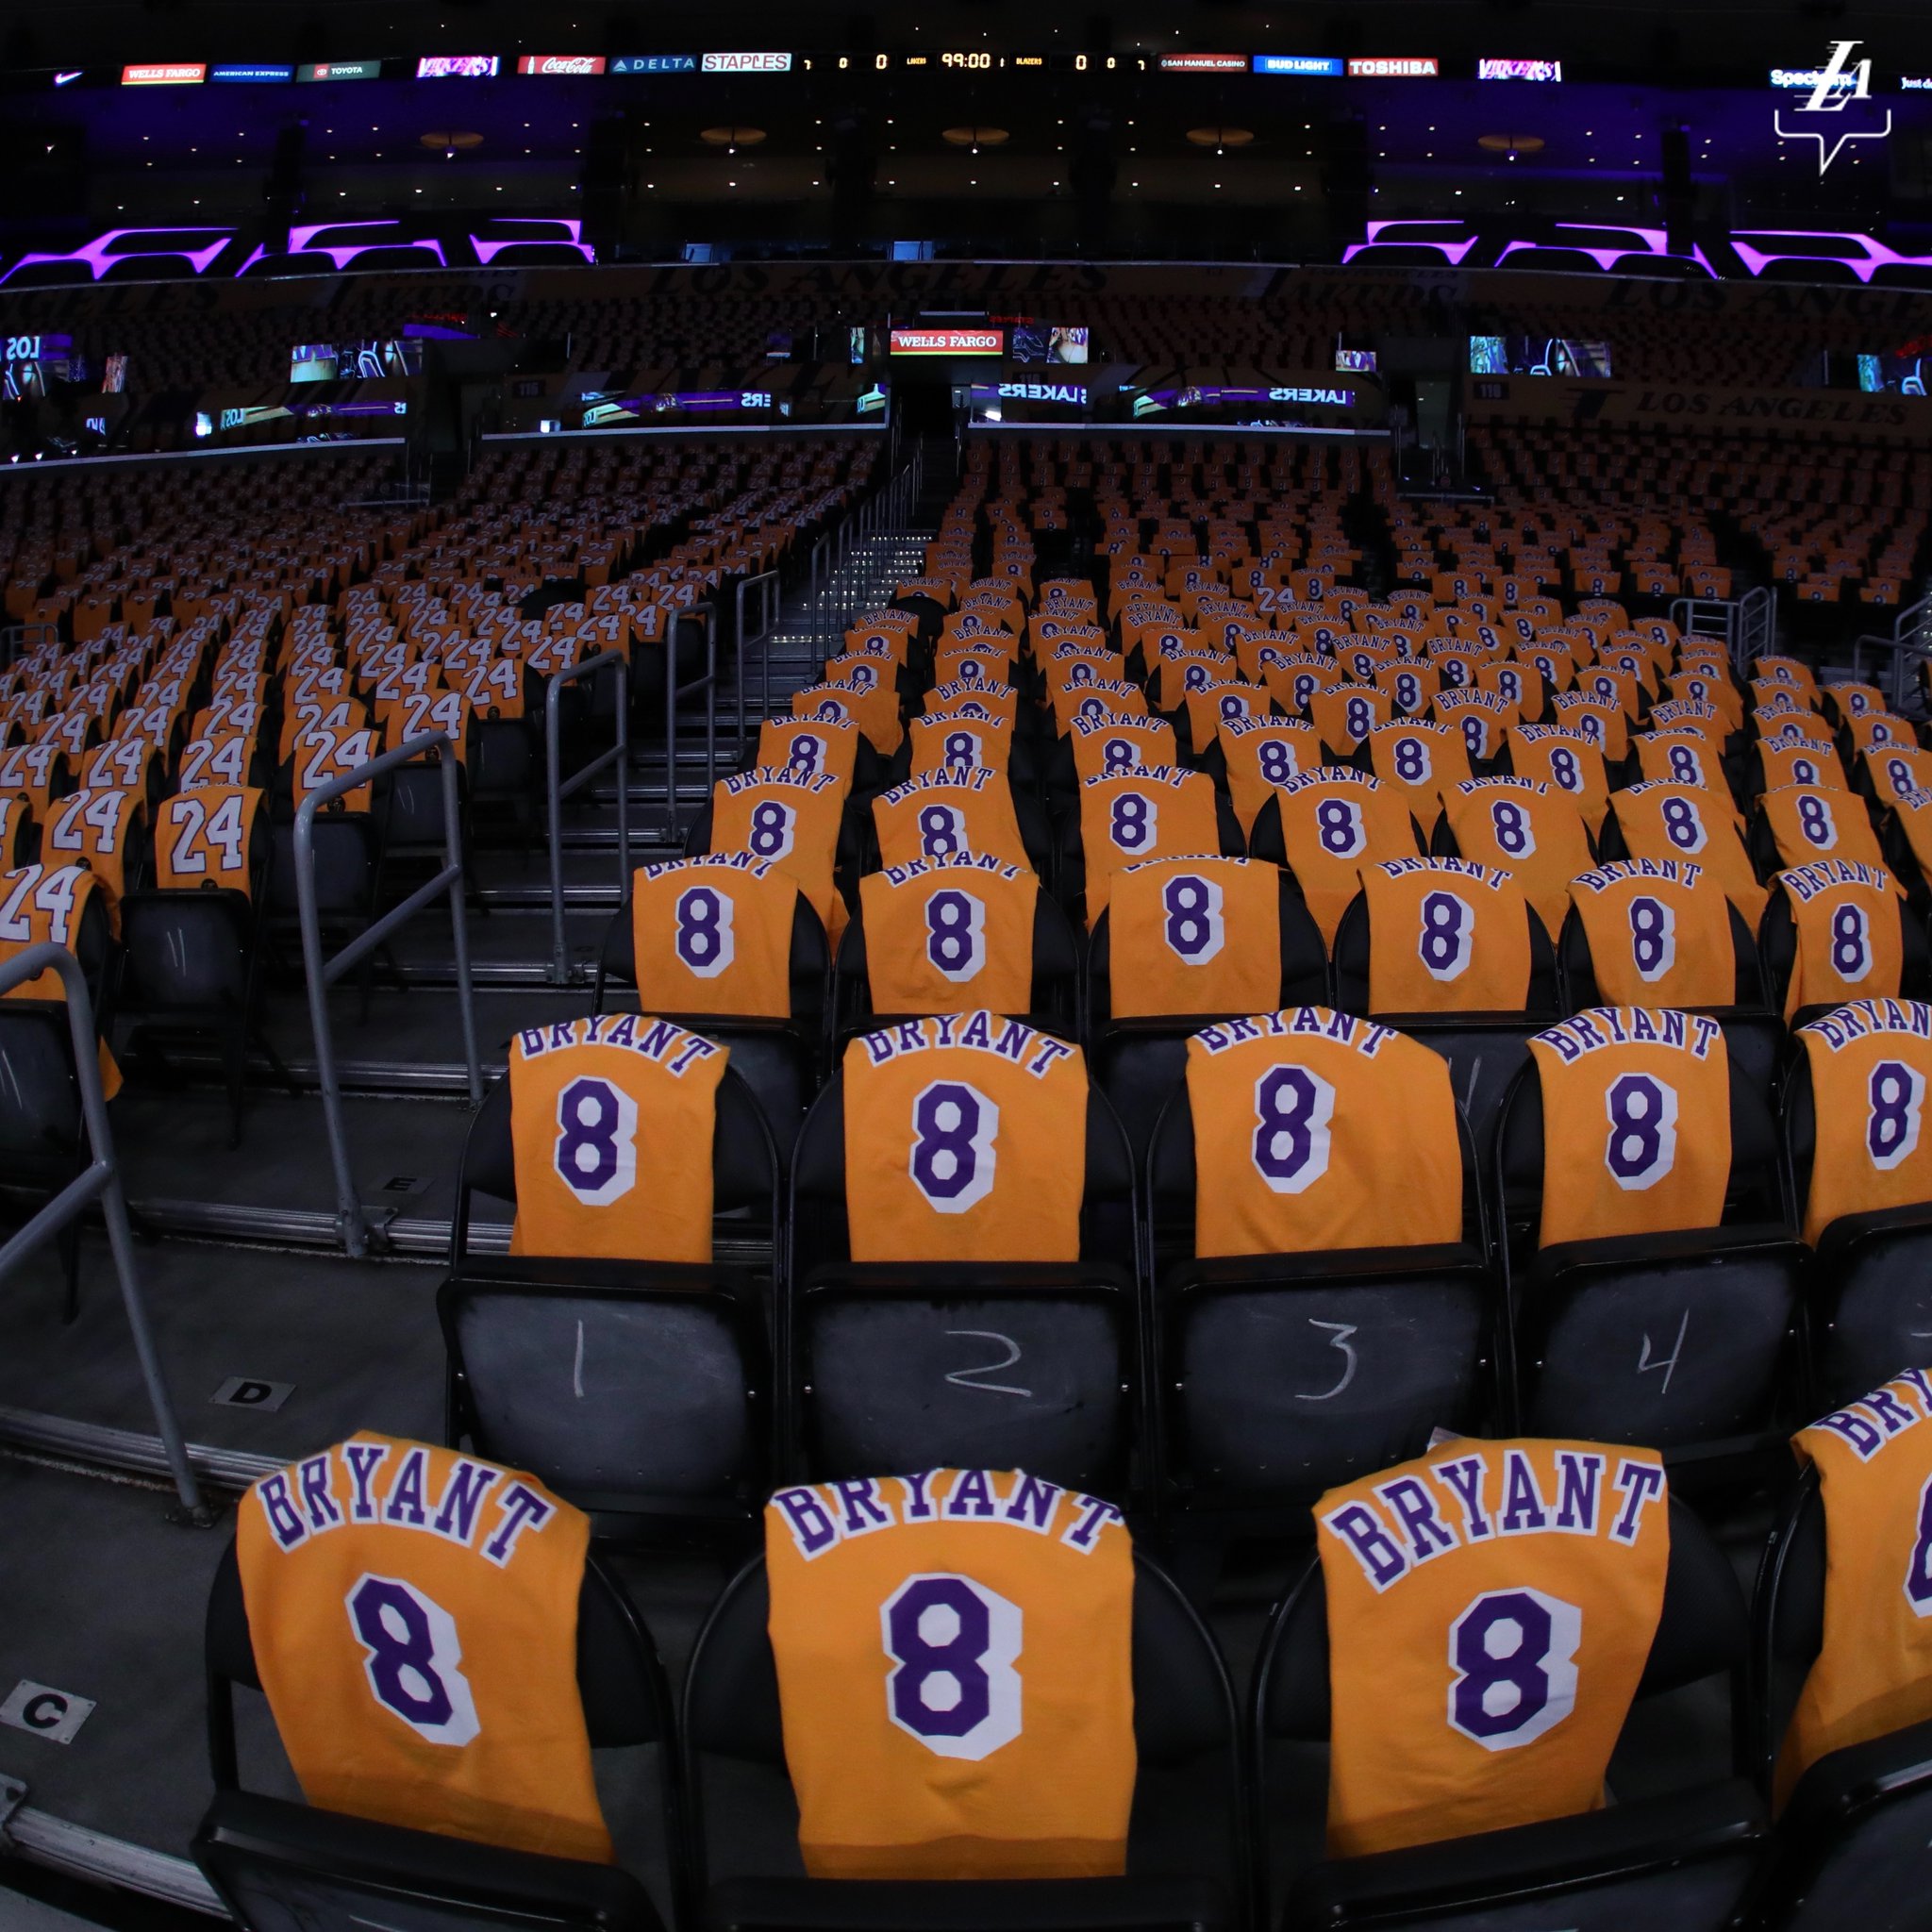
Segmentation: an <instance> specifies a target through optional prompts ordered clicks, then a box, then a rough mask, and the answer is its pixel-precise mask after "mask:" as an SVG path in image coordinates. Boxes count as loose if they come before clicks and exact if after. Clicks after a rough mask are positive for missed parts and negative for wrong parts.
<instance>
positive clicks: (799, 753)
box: [756, 718, 862, 791]
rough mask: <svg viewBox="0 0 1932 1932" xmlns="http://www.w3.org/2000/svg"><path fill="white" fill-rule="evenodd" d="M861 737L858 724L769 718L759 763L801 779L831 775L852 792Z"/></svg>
mask: <svg viewBox="0 0 1932 1932" xmlns="http://www.w3.org/2000/svg"><path fill="white" fill-rule="evenodd" d="M861 735H862V734H861V733H860V731H859V729H858V725H857V724H851V723H849V722H847V721H844V720H841V719H836V718H767V719H766V720H765V722H764V723H763V724H760V725H759V726H758V758H757V760H756V762H757V763H758V764H759V765H761V766H764V767H765V768H766V769H768V770H774V771H780V772H790V773H791V774H792V775H793V776H794V777H798V778H816V777H819V776H821V775H822V774H824V773H827V772H829V773H830V774H831V775H832V776H833V777H835V778H837V779H838V780H839V781H840V783H841V785H842V786H843V787H844V789H845V790H846V791H851V789H852V780H853V776H854V774H855V773H856V772H857V771H858V741H859V738H860V737H861Z"/></svg>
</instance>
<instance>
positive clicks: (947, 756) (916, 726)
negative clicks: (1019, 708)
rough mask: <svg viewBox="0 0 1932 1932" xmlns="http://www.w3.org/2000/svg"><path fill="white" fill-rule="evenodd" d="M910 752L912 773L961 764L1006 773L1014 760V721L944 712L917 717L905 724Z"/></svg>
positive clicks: (914, 775)
mask: <svg viewBox="0 0 1932 1932" xmlns="http://www.w3.org/2000/svg"><path fill="white" fill-rule="evenodd" d="M906 737H907V741H908V748H909V753H910V764H909V767H908V770H909V774H910V775H911V776H913V777H915V778H916V777H918V776H919V775H920V774H922V773H925V772H939V771H944V770H946V769H948V768H949V767H960V768H964V769H966V770H968V771H971V770H973V769H974V768H975V767H977V768H979V769H982V770H991V771H995V772H1005V771H1007V770H1008V767H1009V766H1010V764H1011V762H1012V755H1013V724H1012V721H1011V720H1010V719H1004V720H1003V719H998V718H991V717H989V718H985V719H976V718H961V717H958V716H956V715H955V714H954V713H952V712H948V711H941V712H940V713H939V714H938V715H936V716H933V717H921V718H914V719H913V720H912V721H911V722H910V723H909V724H908V725H907V727H906Z"/></svg>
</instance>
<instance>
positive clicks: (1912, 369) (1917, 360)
mask: <svg viewBox="0 0 1932 1932" xmlns="http://www.w3.org/2000/svg"><path fill="white" fill-rule="evenodd" d="M1928 362H1932V356H1886V355H1880V356H1860V357H1859V358H1858V387H1859V388H1860V389H1861V390H1863V391H1865V393H1866V394H1867V395H1895V396H1922V395H1924V393H1925V365H1926V364H1927V363H1928Z"/></svg>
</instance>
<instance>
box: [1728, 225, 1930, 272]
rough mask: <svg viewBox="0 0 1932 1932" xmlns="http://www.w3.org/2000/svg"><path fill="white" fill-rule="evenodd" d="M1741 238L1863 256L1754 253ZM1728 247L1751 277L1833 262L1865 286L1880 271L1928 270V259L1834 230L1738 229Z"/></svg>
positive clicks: (1789, 252)
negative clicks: (1780, 267) (1788, 264)
mask: <svg viewBox="0 0 1932 1932" xmlns="http://www.w3.org/2000/svg"><path fill="white" fill-rule="evenodd" d="M1743 235H1756V236H1757V237H1758V238H1759V239H1760V240H1763V241H1767V242H1850V243H1852V244H1854V245H1855V246H1857V248H1860V249H1862V250H1863V251H1864V252H1863V253H1862V254H1861V255H1816V254H1813V253H1811V252H1810V251H1809V250H1807V249H1798V250H1785V249H1777V248H1774V249H1770V250H1764V249H1757V248H1753V247H1752V246H1751V244H1750V243H1749V242H1744V241H1740V239H1739V238H1740V236H1743ZM1731 246H1732V247H1733V248H1735V249H1736V250H1737V251H1738V259H1739V260H1740V261H1741V262H1742V263H1743V264H1744V266H1745V267H1746V268H1747V269H1749V270H1750V271H1751V273H1752V274H1753V275H1762V274H1763V273H1764V271H1765V270H1766V269H1767V268H1769V267H1770V266H1771V264H1772V263H1773V262H1774V261H1807V262H1813V263H1816V262H1821V261H1835V262H1838V263H1840V264H1841V265H1842V266H1843V267H1845V268H1848V269H1850V270H1851V272H1852V273H1853V274H1854V275H1857V278H1858V279H1859V280H1860V281H1861V282H1869V281H1870V280H1871V279H1872V277H1873V276H1874V275H1876V274H1877V272H1878V271H1879V270H1880V269H1882V268H1932V255H1901V254H1900V253H1899V252H1898V250H1897V249H1895V248H1889V247H1887V246H1886V244H1885V243H1884V242H1874V240H1873V239H1872V237H1871V236H1870V235H1851V234H1846V233H1845V232H1843V231H1842V230H1841V229H1837V228H1738V229H1734V230H1733V231H1732V234H1731Z"/></svg>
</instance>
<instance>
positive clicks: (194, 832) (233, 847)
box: [155, 785, 267, 892]
mask: <svg viewBox="0 0 1932 1932" xmlns="http://www.w3.org/2000/svg"><path fill="white" fill-rule="evenodd" d="M266 832H267V814H266V813H265V812H264V810H263V809H262V794H261V793H260V792H259V791H257V790H256V789H255V788H254V787H252V786H250V787H246V788H244V787H242V786H239V785H210V786H208V787H206V788H204V789H203V790H202V791H177V792H175V795H174V796H173V797H172V798H164V799H163V800H162V801H161V806H160V809H159V811H158V813H157V814H156V821H155V882H156V884H158V885H159V886H162V887H195V886H222V887H225V888H226V889H227V890H229V891H236V892H250V891H253V890H254V876H255V867H254V863H253V861H254V855H255V841H257V840H258V838H261V837H264V836H265V835H266Z"/></svg>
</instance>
